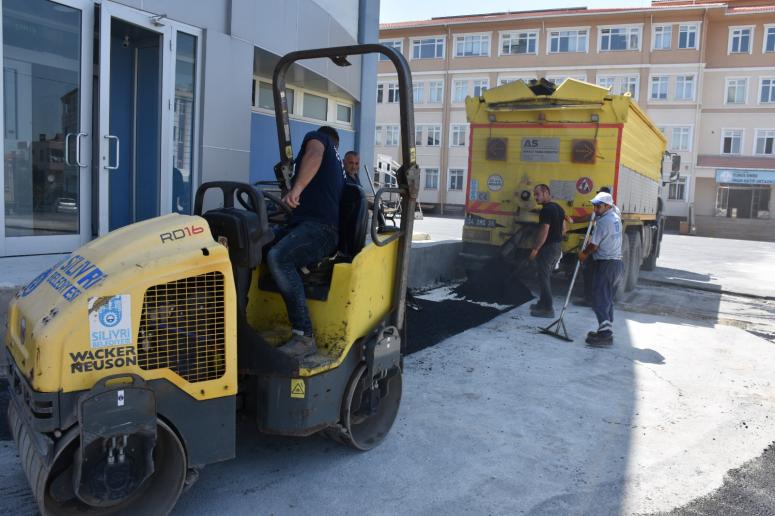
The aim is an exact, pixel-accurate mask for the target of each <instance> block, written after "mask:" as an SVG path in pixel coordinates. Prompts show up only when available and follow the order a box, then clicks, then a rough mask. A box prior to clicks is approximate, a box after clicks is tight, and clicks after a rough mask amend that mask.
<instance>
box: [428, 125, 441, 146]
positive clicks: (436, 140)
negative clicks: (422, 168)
mask: <svg viewBox="0 0 775 516" xmlns="http://www.w3.org/2000/svg"><path fill="white" fill-rule="evenodd" d="M426 127H427V129H428V139H427V140H426V141H427V143H428V147H438V146H439V145H441V126H440V125H428V126H426Z"/></svg>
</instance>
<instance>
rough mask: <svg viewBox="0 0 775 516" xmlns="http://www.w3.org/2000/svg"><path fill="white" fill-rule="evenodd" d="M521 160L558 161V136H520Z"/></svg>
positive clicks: (531, 161)
mask: <svg viewBox="0 0 775 516" xmlns="http://www.w3.org/2000/svg"><path fill="white" fill-rule="evenodd" d="M521 158H522V161H525V162H529V163H557V162H559V161H560V139H559V138H522V154H521Z"/></svg>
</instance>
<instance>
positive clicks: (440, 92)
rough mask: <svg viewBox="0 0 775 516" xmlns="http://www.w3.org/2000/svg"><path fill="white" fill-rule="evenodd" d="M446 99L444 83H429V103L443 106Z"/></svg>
mask: <svg viewBox="0 0 775 516" xmlns="http://www.w3.org/2000/svg"><path fill="white" fill-rule="evenodd" d="M443 99H444V81H430V82H429V83H428V102H429V103H431V104H441V103H442V101H443Z"/></svg>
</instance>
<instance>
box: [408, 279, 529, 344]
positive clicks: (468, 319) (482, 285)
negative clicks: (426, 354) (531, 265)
mask: <svg viewBox="0 0 775 516" xmlns="http://www.w3.org/2000/svg"><path fill="white" fill-rule="evenodd" d="M453 292H454V294H455V296H456V297H455V298H453V299H444V300H442V301H430V300H427V299H420V298H412V299H410V302H409V303H408V305H409V307H408V308H407V312H406V322H407V336H406V340H407V342H406V347H405V348H404V353H405V354H412V353H415V352H417V351H420V350H421V349H425V348H427V347H430V346H434V345H436V344H438V343H439V342H441V341H442V340H444V339H446V338H449V337H451V336H453V335H457V334H458V333H462V332H464V331H466V330H467V329H469V328H474V327H476V326H479V325H480V324H484V323H486V322H487V321H489V320H490V319H493V318H495V317H497V316H498V315H500V314H502V313H503V312H507V311H509V310H511V309H512V308H514V307H516V306H519V305H521V304H523V303H526V302H527V301H530V300H531V299H533V295H532V294H531V293H530V289H528V288H527V287H526V286H525V284H524V283H522V282H521V281H520V280H519V279H517V278H516V277H514V276H513V275H512V274H510V273H509V271H508V270H506V269H505V268H493V269H488V270H485V271H480V272H477V273H475V274H472V275H471V276H470V277H469V278H468V279H467V280H466V281H465V282H463V283H461V284H460V285H458V286H457V287H456V288H455V289H454V290H453ZM481 303H486V304H489V305H498V306H486V305H482V304H481Z"/></svg>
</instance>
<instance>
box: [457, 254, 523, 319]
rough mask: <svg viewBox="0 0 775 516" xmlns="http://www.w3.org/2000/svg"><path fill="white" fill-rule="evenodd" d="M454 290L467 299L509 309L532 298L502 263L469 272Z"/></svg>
mask: <svg viewBox="0 0 775 516" xmlns="http://www.w3.org/2000/svg"><path fill="white" fill-rule="evenodd" d="M454 292H455V294H456V295H457V296H458V297H463V298H465V299H466V300H468V301H474V302H481V303H492V304H498V305H505V306H508V307H509V308H508V309H509V310H510V309H511V308H514V307H515V306H519V305H521V304H523V303H526V302H527V301H530V300H531V299H533V294H531V293H530V289H529V288H527V287H526V286H525V284H524V283H522V281H520V280H519V278H517V276H516V274H514V273H513V272H512V271H511V270H510V269H509V268H508V267H506V266H504V265H494V266H492V267H488V268H486V269H484V270H481V271H477V272H474V273H471V274H470V275H469V277H468V279H466V281H465V282H463V283H461V284H460V285H458V286H457V287H456V288H455V289H454Z"/></svg>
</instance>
